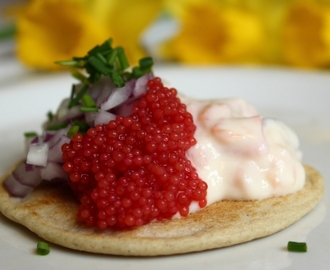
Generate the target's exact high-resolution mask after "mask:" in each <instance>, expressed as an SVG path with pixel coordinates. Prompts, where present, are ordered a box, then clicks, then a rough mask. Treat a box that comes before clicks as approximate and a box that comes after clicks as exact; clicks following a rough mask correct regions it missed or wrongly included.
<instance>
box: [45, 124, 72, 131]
mask: <svg viewBox="0 0 330 270" xmlns="http://www.w3.org/2000/svg"><path fill="white" fill-rule="evenodd" d="M67 126H68V123H57V124H53V125H50V126H48V127H47V128H46V130H59V129H62V128H66V127H67Z"/></svg>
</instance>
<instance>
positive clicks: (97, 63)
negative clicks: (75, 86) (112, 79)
mask: <svg viewBox="0 0 330 270" xmlns="http://www.w3.org/2000/svg"><path fill="white" fill-rule="evenodd" d="M87 61H88V63H89V64H91V65H92V66H93V67H94V68H95V69H96V70H97V71H98V72H100V73H102V74H103V75H108V74H109V73H110V71H111V70H110V69H109V68H108V67H107V66H106V65H105V64H103V63H102V62H101V60H99V59H98V58H96V57H95V56H91V57H89V58H88V60H87Z"/></svg>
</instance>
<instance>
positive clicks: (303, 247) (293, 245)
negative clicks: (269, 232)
mask: <svg viewBox="0 0 330 270" xmlns="http://www.w3.org/2000/svg"><path fill="white" fill-rule="evenodd" d="M288 251H294V252H307V244H306V243H303V242H292V241H289V242H288Z"/></svg>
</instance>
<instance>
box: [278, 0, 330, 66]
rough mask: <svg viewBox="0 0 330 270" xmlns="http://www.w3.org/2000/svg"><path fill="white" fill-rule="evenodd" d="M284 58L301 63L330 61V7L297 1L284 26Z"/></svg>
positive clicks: (318, 64)
mask: <svg viewBox="0 0 330 270" xmlns="http://www.w3.org/2000/svg"><path fill="white" fill-rule="evenodd" d="M282 31H283V32H282V54H283V61H284V62H285V63H286V64H289V65H295V66H299V67H308V68H312V67H326V66H329V63H330V7H329V6H321V5H318V4H316V3H315V2H310V1H308V2H296V3H294V4H293V5H292V6H291V7H290V8H289V11H288V14H287V17H286V19H285V20H284V23H283V30H282Z"/></svg>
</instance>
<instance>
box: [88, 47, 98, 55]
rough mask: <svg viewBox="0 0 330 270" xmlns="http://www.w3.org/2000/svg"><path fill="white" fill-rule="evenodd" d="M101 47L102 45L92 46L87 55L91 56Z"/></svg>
mask: <svg viewBox="0 0 330 270" xmlns="http://www.w3.org/2000/svg"><path fill="white" fill-rule="evenodd" d="M99 48H100V46H99V45H96V46H95V47H94V48H92V49H91V50H89V51H88V52H87V55H89V56H91V55H94V54H96V53H97V52H98V51H99Z"/></svg>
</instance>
